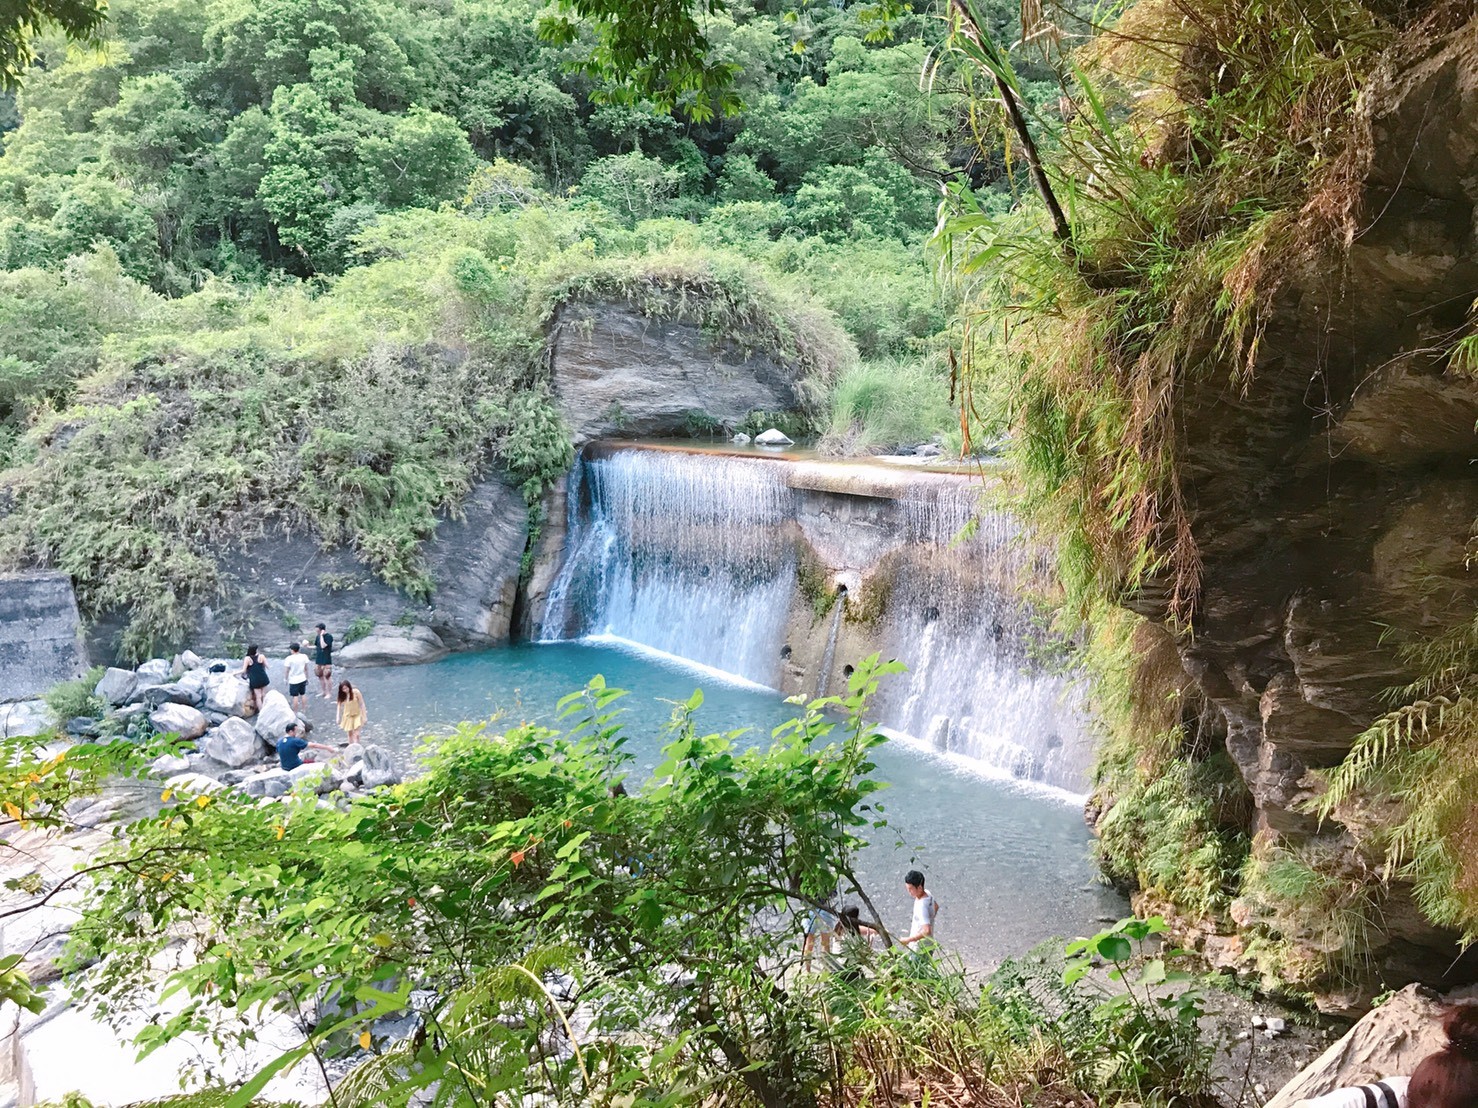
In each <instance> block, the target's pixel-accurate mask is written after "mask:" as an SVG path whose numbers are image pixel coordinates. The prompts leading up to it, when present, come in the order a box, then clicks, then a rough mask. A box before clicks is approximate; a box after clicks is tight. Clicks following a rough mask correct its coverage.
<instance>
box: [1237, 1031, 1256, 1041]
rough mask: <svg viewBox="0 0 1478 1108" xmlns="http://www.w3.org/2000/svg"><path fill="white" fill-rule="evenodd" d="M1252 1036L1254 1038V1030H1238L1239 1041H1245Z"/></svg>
mask: <svg viewBox="0 0 1478 1108" xmlns="http://www.w3.org/2000/svg"><path fill="white" fill-rule="evenodd" d="M1250 1038H1252V1032H1251V1031H1238V1032H1237V1041H1238V1042H1239V1043H1245V1042H1246V1041H1247V1040H1248V1039H1250Z"/></svg>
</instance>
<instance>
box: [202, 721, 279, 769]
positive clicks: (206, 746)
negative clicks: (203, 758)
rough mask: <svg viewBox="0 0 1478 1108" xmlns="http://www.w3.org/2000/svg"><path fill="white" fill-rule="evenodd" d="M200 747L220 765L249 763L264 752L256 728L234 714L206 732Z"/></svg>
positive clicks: (234, 765)
mask: <svg viewBox="0 0 1478 1108" xmlns="http://www.w3.org/2000/svg"><path fill="white" fill-rule="evenodd" d="M200 749H201V750H203V751H205V753H206V754H208V755H210V757H211V758H213V759H214V760H215V761H217V762H220V763H221V764H222V765H227V766H232V767H237V766H247V765H251V763H253V762H255V761H257V760H258V759H260V758H261V757H262V755H263V754H265V753H266V748H265V747H264V746H263V744H262V740H261V739H260V738H258V737H257V732H256V728H254V727H252V725H251V724H250V723H248V722H247V721H246V720H244V719H238V718H237V717H235V716H232V717H231V718H230V719H228V720H226V722H225V723H223V724H221V725H220V726H219V727H217V728H215V729H214V730H212V731H208V732H206V735H205V738H204V739H202V740H201V741H200Z"/></svg>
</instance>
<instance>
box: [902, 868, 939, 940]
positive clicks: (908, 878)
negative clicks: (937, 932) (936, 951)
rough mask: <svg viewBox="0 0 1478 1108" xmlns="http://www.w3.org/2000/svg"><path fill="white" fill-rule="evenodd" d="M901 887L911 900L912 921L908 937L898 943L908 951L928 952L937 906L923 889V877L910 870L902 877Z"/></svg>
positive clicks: (932, 935) (916, 871)
mask: <svg viewBox="0 0 1478 1108" xmlns="http://www.w3.org/2000/svg"><path fill="white" fill-rule="evenodd" d="M903 887H904V888H905V889H907V890H908V895H909V896H910V897H912V898H913V921H912V922H911V923H910V924H909V928H908V937H907V938H905V939H899V940H898V941H899V942H900V943H902V944H903V945H904V946H906V947H908V948H909V949H910V950H928V949H929V948H930V947H931V946H933V945H934V917H935V916H936V915H938V914H939V905H937V904H935V903H934V898H933V897H932V896H930V895H929V892H928V890H927V889H925V888H924V875H923V874H922V873H920V872H919V871H918V870H916V869H911V870H909V871H908V872H907V873H905V874H904V875H903Z"/></svg>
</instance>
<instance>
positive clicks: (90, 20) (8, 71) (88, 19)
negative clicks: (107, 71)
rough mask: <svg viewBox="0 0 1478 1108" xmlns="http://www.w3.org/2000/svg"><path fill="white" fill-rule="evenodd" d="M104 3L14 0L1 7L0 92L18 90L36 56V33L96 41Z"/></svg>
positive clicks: (104, 12)
mask: <svg viewBox="0 0 1478 1108" xmlns="http://www.w3.org/2000/svg"><path fill="white" fill-rule="evenodd" d="M107 13H108V5H107V0H16V2H13V3H7V4H5V5H3V6H0V89H13V88H17V87H18V86H19V85H20V83H21V74H22V73H24V72H25V69H26V67H27V66H28V65H30V64H31V60H32V59H33V58H34V57H35V54H34V52H33V48H32V41H33V39H34V38H35V37H36V34H37V32H38V31H41V30H45V29H46V28H48V27H55V28H57V29H58V30H60V31H61V32H62V33H63V34H65V35H66V36H67V37H68V38H69V39H72V40H74V41H76V42H95V41H96V40H97V37H98V32H99V31H100V30H101V29H102V26H103V21H104V20H105V19H106V18H107Z"/></svg>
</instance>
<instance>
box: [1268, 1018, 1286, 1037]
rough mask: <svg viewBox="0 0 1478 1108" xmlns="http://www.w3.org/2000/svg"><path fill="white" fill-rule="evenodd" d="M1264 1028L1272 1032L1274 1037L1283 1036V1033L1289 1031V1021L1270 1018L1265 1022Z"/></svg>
mask: <svg viewBox="0 0 1478 1108" xmlns="http://www.w3.org/2000/svg"><path fill="white" fill-rule="evenodd" d="M1263 1026H1264V1027H1266V1028H1267V1029H1268V1030H1269V1031H1271V1032H1272V1033H1273V1034H1274V1035H1281V1034H1283V1032H1285V1031H1287V1030H1288V1021H1287V1020H1285V1019H1280V1018H1279V1017H1277V1016H1269V1017H1268V1018H1267V1019H1266V1020H1264V1021H1263Z"/></svg>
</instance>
